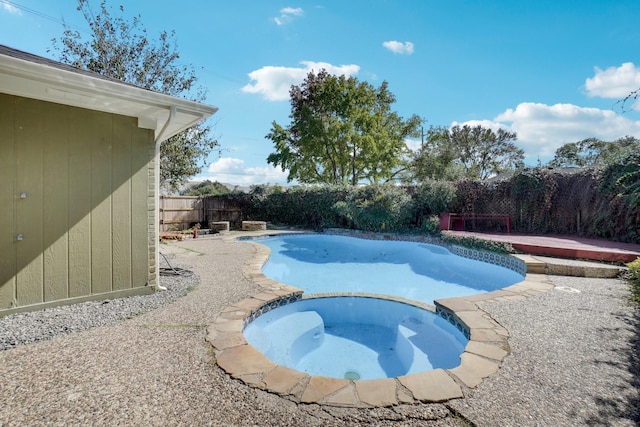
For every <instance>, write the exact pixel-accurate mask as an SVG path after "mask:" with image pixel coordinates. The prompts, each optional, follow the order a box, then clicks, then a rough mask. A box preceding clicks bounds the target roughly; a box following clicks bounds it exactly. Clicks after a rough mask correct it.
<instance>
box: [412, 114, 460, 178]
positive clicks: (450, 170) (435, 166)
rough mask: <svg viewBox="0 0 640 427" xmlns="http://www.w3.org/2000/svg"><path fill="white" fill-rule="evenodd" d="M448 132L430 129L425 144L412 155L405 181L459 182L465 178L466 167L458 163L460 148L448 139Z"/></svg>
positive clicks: (438, 128) (434, 128) (441, 128)
mask: <svg viewBox="0 0 640 427" xmlns="http://www.w3.org/2000/svg"><path fill="white" fill-rule="evenodd" d="M447 132H448V129H446V128H444V127H433V126H431V127H430V128H429V130H428V131H427V135H426V137H427V138H426V141H425V143H424V144H423V145H422V146H421V147H420V149H419V150H418V151H416V152H413V153H411V155H410V156H411V160H410V161H409V166H408V173H407V174H405V175H406V178H405V181H407V182H422V181H426V180H444V181H457V180H460V179H462V178H464V172H465V171H464V167H463V166H462V164H461V163H460V162H459V161H458V159H459V157H460V155H459V151H458V147H456V146H455V145H454V144H452V143H451V141H449V140H448V139H447V137H446V135H447Z"/></svg>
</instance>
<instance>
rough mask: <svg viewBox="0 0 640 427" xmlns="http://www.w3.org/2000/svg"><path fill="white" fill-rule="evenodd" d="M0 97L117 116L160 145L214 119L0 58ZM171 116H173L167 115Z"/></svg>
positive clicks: (100, 81)
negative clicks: (134, 121)
mask: <svg viewBox="0 0 640 427" xmlns="http://www.w3.org/2000/svg"><path fill="white" fill-rule="evenodd" d="M0 93H7V94H10V95H16V96H22V97H25V98H33V99H38V100H42V101H49V102H55V103H58V104H64V105H70V106H74V107H80V108H86V109H90V110H96V111H103V112H107V113H114V114H121V115H125V116H129V117H136V118H137V119H138V126H139V127H141V128H145V129H152V130H154V132H155V139H156V142H161V141H164V140H166V139H168V138H170V137H172V136H174V135H176V134H178V133H180V132H181V131H183V130H185V129H187V128H189V127H191V126H193V125H195V124H196V123H198V122H200V121H201V120H204V119H206V118H207V117H210V116H211V115H213V114H214V113H215V112H216V111H217V110H218V109H217V108H216V107H214V106H211V105H207V104H202V103H199V102H194V101H189V100H187V99H183V98H177V97H174V96H170V95H165V94H162V93H158V92H153V91H150V90H146V89H142V88H139V87H136V86H132V85H129V84H125V83H121V82H116V81H112V80H106V79H104V78H101V77H93V76H91V75H88V74H85V73H79V72H74V71H69V70H65V69H61V68H56V67H52V66H50V65H46V64H40V63H35V62H31V61H27V60H24V59H20V58H14V57H11V56H5V55H0ZM172 110H173V114H172V113H171V112H172Z"/></svg>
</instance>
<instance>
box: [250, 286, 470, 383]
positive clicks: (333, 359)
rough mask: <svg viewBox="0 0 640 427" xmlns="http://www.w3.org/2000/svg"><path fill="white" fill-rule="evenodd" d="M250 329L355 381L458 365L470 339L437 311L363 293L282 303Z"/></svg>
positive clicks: (259, 338) (280, 350) (260, 343)
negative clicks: (367, 295) (363, 294)
mask: <svg viewBox="0 0 640 427" xmlns="http://www.w3.org/2000/svg"><path fill="white" fill-rule="evenodd" d="M244 335H245V337H246V339H247V341H248V342H249V344H251V345H252V346H254V347H255V348H257V349H258V350H260V351H261V352H262V353H264V354H265V355H266V356H267V357H268V358H269V359H271V360H272V361H273V362H275V363H277V364H279V365H284V366H287V367H289V368H292V369H295V370H298V371H302V372H306V373H308V374H309V375H319V376H325V377H332V378H346V379H350V380H358V379H362V380H365V379H375V378H394V377H398V376H402V375H406V374H413V373H417V372H423V371H428V370H431V369H436V368H443V369H450V368H454V367H456V366H458V365H459V364H460V355H461V354H462V352H463V351H464V348H465V346H466V343H467V341H468V340H467V338H465V336H464V335H463V333H462V332H460V331H459V330H458V329H457V328H456V327H455V326H453V325H452V324H451V323H449V322H448V321H447V320H445V319H443V318H441V317H440V316H438V315H436V314H435V313H433V312H431V311H429V310H426V309H423V308H420V307H418V306H414V305H411V304H407V303H403V302H398V301H394V300H388V299H383V298H373V297H371V298H370V297H360V296H358V297H356V296H332V297H317V298H308V299H302V300H299V301H296V302H293V303H290V304H287V305H285V306H282V307H278V308H276V309H273V310H271V311H269V312H267V313H265V314H263V315H261V316H259V317H257V318H256V319H255V320H253V321H252V322H251V323H249V324H248V325H247V326H246V328H245V329H244Z"/></svg>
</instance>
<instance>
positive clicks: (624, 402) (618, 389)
mask: <svg viewBox="0 0 640 427" xmlns="http://www.w3.org/2000/svg"><path fill="white" fill-rule="evenodd" d="M552 281H553V283H554V284H555V285H556V289H554V290H553V291H550V292H547V293H545V294H543V295H540V296H537V297H534V298H529V299H527V300H523V301H517V302H503V303H491V304H489V303H487V304H484V306H483V307H482V308H483V309H485V310H486V311H488V312H489V313H491V315H492V317H493V318H494V319H496V320H497V321H498V322H499V323H501V324H502V325H503V326H505V327H506V328H507V330H508V331H509V333H510V338H509V345H510V347H511V354H510V355H509V356H508V357H507V358H506V359H505V361H504V362H503V364H502V367H501V369H500V370H499V371H498V372H497V373H496V374H495V375H493V376H491V377H489V378H488V379H487V380H485V381H484V382H483V383H482V384H480V386H478V387H477V388H476V389H474V390H470V391H468V395H467V396H466V397H465V399H460V400H456V401H453V402H451V406H452V407H454V408H456V409H457V410H458V411H460V412H461V413H463V414H464V415H465V416H466V417H467V418H468V419H469V420H471V421H473V422H474V423H475V424H476V425H478V426H497V425H499V426H560V425H561V426H636V425H640V391H639V390H640V316H639V312H638V309H637V308H634V307H633V306H632V305H630V303H629V290H628V286H627V285H626V283H624V282H623V281H620V280H612V279H585V278H578V277H559V276H552Z"/></svg>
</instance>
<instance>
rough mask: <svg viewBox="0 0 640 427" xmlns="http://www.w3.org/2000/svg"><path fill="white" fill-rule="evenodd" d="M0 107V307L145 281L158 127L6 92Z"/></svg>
mask: <svg viewBox="0 0 640 427" xmlns="http://www.w3.org/2000/svg"><path fill="white" fill-rule="evenodd" d="M0 110H1V111H2V114H0V134H1V135H2V139H0V181H1V182H3V183H4V184H5V185H3V186H1V188H0V221H1V222H2V223H3V224H6V226H3V227H0V252H1V253H3V256H2V257H0V315H1V314H2V310H3V309H9V308H10V307H13V306H15V304H16V303H17V306H19V307H20V306H25V305H33V304H36V305H37V304H44V303H50V302H55V301H64V300H65V299H68V298H77V297H87V296H91V295H95V294H104V293H110V292H120V291H123V290H132V289H134V288H139V287H143V286H145V285H146V284H147V283H148V282H149V274H150V273H149V271H150V264H149V256H150V255H149V225H148V224H149V218H150V214H151V213H152V212H150V211H149V206H150V205H149V203H150V198H149V195H150V188H152V187H151V186H150V183H151V182H150V178H149V176H150V173H149V172H150V170H152V169H150V168H151V167H152V166H153V165H152V164H151V161H152V160H153V147H154V142H153V131H150V130H146V129H139V128H138V127H137V120H136V119H135V118H131V117H124V116H119V115H114V114H107V113H100V112H95V111H88V110H83V109H79V108H74V107H68V106H63V105H59V104H53V103H47V102H42V101H36V100H30V99H26V98H20V97H14V96H10V95H4V94H0ZM21 192H25V193H26V194H27V197H26V198H24V199H22V198H20V197H19V194H20V193H21ZM152 230H153V227H152ZM18 233H22V234H23V236H24V238H23V240H22V241H17V240H16V235H17V234H18ZM5 254H6V255H5ZM14 300H15V302H14Z"/></svg>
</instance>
